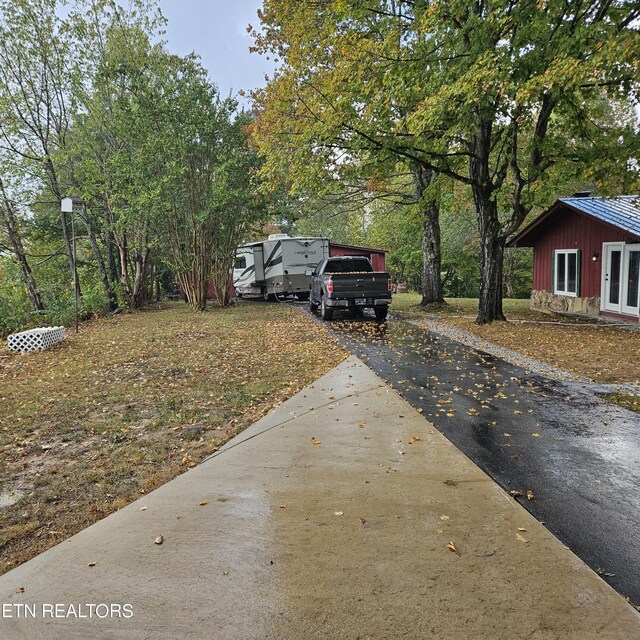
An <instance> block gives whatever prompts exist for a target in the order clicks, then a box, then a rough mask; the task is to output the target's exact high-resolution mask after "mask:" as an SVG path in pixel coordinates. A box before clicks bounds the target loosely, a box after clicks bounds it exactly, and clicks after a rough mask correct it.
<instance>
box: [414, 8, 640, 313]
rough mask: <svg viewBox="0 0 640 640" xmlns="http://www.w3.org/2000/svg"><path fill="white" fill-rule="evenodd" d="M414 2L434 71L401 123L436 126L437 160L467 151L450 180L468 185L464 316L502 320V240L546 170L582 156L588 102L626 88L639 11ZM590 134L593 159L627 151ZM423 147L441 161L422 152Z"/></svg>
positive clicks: (426, 129)
mask: <svg viewBox="0 0 640 640" xmlns="http://www.w3.org/2000/svg"><path fill="white" fill-rule="evenodd" d="M426 4H427V3H425V7H424V9H425V12H424V14H423V16H422V17H423V20H421V26H422V28H424V29H425V30H426V31H427V32H428V33H430V43H429V44H428V48H429V49H430V50H429V51H426V50H424V49H423V51H425V56H426V61H427V64H428V66H429V67H431V68H437V69H438V73H437V74H434V75H433V76H431V78H430V80H431V81H430V82H428V84H427V87H426V90H427V92H428V94H429V95H430V98H429V100H427V101H425V102H424V103H423V108H422V109H421V110H420V111H419V112H418V113H416V114H414V116H413V118H412V121H411V123H410V125H409V127H410V129H411V130H412V132H413V133H414V135H415V136H416V138H419V137H421V136H424V135H425V134H426V135H428V134H430V133H431V132H432V131H434V130H440V139H441V143H443V144H444V145H445V147H446V160H447V162H448V160H449V159H450V158H451V157H453V156H455V157H456V158H457V157H459V156H460V155H462V156H463V157H465V158H466V159H467V162H468V174H467V175H464V176H460V179H461V181H462V182H464V183H465V184H468V185H469V187H470V188H471V191H472V193H473V198H474V202H475V208H476V214H477V219H478V230H479V233H480V256H481V258H480V267H481V269H480V271H481V283H480V308H479V314H478V318H477V320H476V321H477V322H478V323H485V322H491V321H493V320H503V319H504V314H503V312H502V282H503V278H502V264H503V254H504V246H505V242H506V240H507V239H508V238H509V237H510V236H511V235H512V234H514V233H515V232H516V231H517V229H518V228H519V227H520V225H521V224H522V222H523V220H524V219H525V217H526V216H527V214H528V213H529V212H530V211H531V209H532V207H533V206H534V205H535V203H536V191H537V188H538V186H539V185H540V184H541V183H542V182H543V181H544V178H545V176H546V175H547V172H548V170H549V169H550V167H552V166H553V165H554V164H557V163H559V162H561V161H562V159H563V158H570V159H571V160H572V161H574V162H576V161H577V162H580V161H581V160H582V161H583V160H584V158H581V152H582V151H583V149H584V146H585V143H586V146H587V147H588V146H590V145H589V143H590V133H592V132H593V130H594V128H595V127H594V125H595V123H593V122H592V121H591V120H590V119H589V118H588V113H589V110H590V109H591V108H592V106H593V105H594V104H595V103H597V102H598V101H599V100H600V99H601V98H602V96H603V94H604V93H605V92H608V93H609V94H610V95H611V96H612V97H613V98H617V97H618V96H620V95H621V93H622V92H629V91H630V90H631V89H633V88H634V87H637V80H638V64H637V59H636V57H635V53H633V52H634V51H636V50H637V46H638V42H639V40H638V31H637V28H636V26H634V25H635V20H636V18H637V17H638V16H639V15H640V9H639V7H638V6H637V3H625V2H609V1H602V2H587V3H580V4H579V5H575V6H574V5H573V4H571V3H566V2H564V1H560V0H558V1H557V2H556V1H554V0H548V1H547V2H533V1H531V2H529V1H524V2H513V1H511V0H504V1H498V2H479V1H476V0H460V1H458V2H447V3H445V2H432V3H428V7H427V6H426ZM443 59H446V60H447V61H448V64H447V65H446V66H445V65H443V64H442V61H443ZM443 110H445V111H446V114H443ZM585 116H587V117H586V118H585ZM628 134H629V135H631V132H630V131H628ZM597 137H598V139H599V145H600V148H599V149H598V151H599V153H603V152H604V156H605V157H606V156H608V155H609V154H611V153H613V154H617V155H625V154H628V152H629V147H626V146H625V145H621V144H620V141H619V136H618V135H609V136H602V135H598V136H597ZM605 149H606V151H605ZM427 155H428V156H429V157H431V158H432V159H433V162H434V164H437V165H438V166H439V167H440V168H442V167H444V168H445V169H446V168H447V167H448V166H449V165H448V164H447V162H445V163H444V164H440V163H441V162H442V157H440V156H439V155H437V154H434V153H433V151H432V150H427Z"/></svg>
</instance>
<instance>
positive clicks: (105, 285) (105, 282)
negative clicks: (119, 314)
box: [84, 209, 118, 311]
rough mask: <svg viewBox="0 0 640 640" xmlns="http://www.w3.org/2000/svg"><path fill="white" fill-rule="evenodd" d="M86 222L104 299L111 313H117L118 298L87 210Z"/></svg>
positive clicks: (85, 214)
mask: <svg viewBox="0 0 640 640" xmlns="http://www.w3.org/2000/svg"><path fill="white" fill-rule="evenodd" d="M84 222H85V224H86V225H87V235H88V236H89V242H90V243H91V249H92V250H93V257H94V258H95V260H96V265H97V266H98V273H99V274H100V281H101V282H102V289H103V291H104V297H105V300H106V302H107V306H108V308H109V311H115V310H116V309H117V308H118V304H117V302H116V296H115V293H114V291H113V286H112V284H111V282H110V281H109V277H108V275H107V268H106V266H105V263H104V259H103V257H102V251H101V250H100V245H99V244H98V239H97V237H96V232H95V229H94V226H93V222H92V220H91V216H90V215H89V214H88V213H87V211H86V209H85V212H84Z"/></svg>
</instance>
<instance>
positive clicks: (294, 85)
mask: <svg viewBox="0 0 640 640" xmlns="http://www.w3.org/2000/svg"><path fill="white" fill-rule="evenodd" d="M414 4H415V3H413V2H407V1H403V0H397V1H392V2H389V1H386V0H377V1H376V0H369V1H367V2H354V1H347V2H338V1H331V2H324V3H315V2H297V1H294V0H267V2H265V3H264V10H263V12H262V14H261V19H262V24H263V33H262V34H258V33H254V35H255V38H256V48H257V50H259V51H262V52H268V53H271V54H273V55H274V56H275V57H276V58H277V59H278V60H280V62H281V66H280V67H279V70H278V71H277V73H276V74H275V76H274V78H273V79H272V81H271V82H270V83H269V85H268V86H267V88H266V89H265V90H264V91H258V92H256V93H255V96H254V97H255V99H256V107H257V112H258V124H257V127H256V138H257V140H258V144H259V147H260V149H261V151H262V152H263V154H264V155H265V157H266V158H267V160H266V164H265V167H264V170H263V173H264V175H266V176H267V179H269V180H271V181H274V182H276V181H284V182H285V183H286V184H288V185H289V186H290V188H291V191H292V192H293V193H295V194H300V195H306V196H308V195H316V194H317V193H319V192H321V193H322V192H326V191H331V190H332V189H334V183H335V181H336V180H342V181H346V182H349V183H353V182H354V181H355V180H356V179H357V178H359V179H360V181H362V180H364V181H365V182H367V181H368V182H369V184H370V185H371V186H370V188H369V191H370V192H371V193H373V194H374V195H375V194H376V193H378V191H377V190H380V191H381V192H382V193H384V191H385V189H386V188H387V185H386V183H387V182H388V181H389V180H393V179H394V177H396V175H397V172H398V167H400V171H401V172H402V173H406V174H409V175H411V177H412V180H411V186H410V195H409V197H408V198H407V205H410V204H411V203H416V202H417V203H418V204H417V206H418V208H419V211H420V214H421V217H422V226H423V236H424V241H423V253H424V255H423V263H424V271H423V278H422V286H423V302H424V303H425V304H430V303H434V302H435V303H440V302H443V297H442V283H441V275H440V274H441V255H440V228H439V217H438V204H439V203H438V190H437V189H435V188H434V183H435V180H436V176H437V174H436V172H435V171H434V170H433V167H432V166H431V164H430V163H428V162H427V163H425V162H424V161H423V159H422V158H421V157H419V156H418V155H417V154H416V153H411V152H410V149H409V144H412V142H411V137H410V132H408V131H407V128H406V126H405V119H406V118H407V117H408V115H410V114H411V113H413V111H414V110H415V109H416V108H417V107H418V105H419V101H418V100H416V98H417V97H418V95H417V94H416V95H414V96H411V95H409V93H408V92H406V91H405V90H404V86H405V85H406V84H407V83H412V82H414V79H412V78H411V77H410V76H406V75H405V74H406V71H405V67H406V66H407V63H409V64H411V61H412V59H413V55H414V54H413V50H414V48H415V42H414V40H415V31H414V30H413V25H414V21H415V11H414V7H413V5H414ZM397 70H400V72H399V77H394V76H396V74H397V73H398V71H397ZM402 76H404V77H402Z"/></svg>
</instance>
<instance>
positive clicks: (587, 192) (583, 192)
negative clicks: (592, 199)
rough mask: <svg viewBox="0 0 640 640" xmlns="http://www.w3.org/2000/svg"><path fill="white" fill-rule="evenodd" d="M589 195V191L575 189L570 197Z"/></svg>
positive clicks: (585, 196) (586, 196)
mask: <svg viewBox="0 0 640 640" xmlns="http://www.w3.org/2000/svg"><path fill="white" fill-rule="evenodd" d="M589 196H591V191H576V192H575V193H574V194H573V195H572V196H571V197H572V198H588V197H589Z"/></svg>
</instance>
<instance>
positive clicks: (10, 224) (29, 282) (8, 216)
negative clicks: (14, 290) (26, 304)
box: [0, 179, 44, 311]
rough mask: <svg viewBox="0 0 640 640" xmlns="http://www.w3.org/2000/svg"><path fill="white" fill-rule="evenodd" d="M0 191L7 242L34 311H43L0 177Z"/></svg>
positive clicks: (11, 205)
mask: <svg viewBox="0 0 640 640" xmlns="http://www.w3.org/2000/svg"><path fill="white" fill-rule="evenodd" d="M0 192H1V194H2V206H0V219H2V221H3V223H4V227H5V228H6V230H7V235H8V236H9V242H11V248H12V249H13V253H14V254H15V256H16V259H17V261H18V263H19V264H20V271H21V274H22V280H23V282H24V284H25V286H26V288H27V292H28V295H29V299H30V300H31V304H32V306H33V309H34V310H35V311H43V310H44V303H43V302H42V298H41V297H40V292H39V291H38V287H37V286H36V281H35V278H34V277H33V272H32V271H31V265H30V264H29V261H28V260H27V255H26V253H25V250H24V245H23V244H22V238H21V237H20V233H19V231H18V221H17V218H16V215H15V211H14V209H13V203H12V202H11V201H10V200H9V198H8V197H7V193H6V191H5V190H4V184H3V182H2V180H1V179H0Z"/></svg>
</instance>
